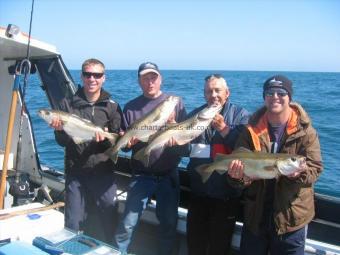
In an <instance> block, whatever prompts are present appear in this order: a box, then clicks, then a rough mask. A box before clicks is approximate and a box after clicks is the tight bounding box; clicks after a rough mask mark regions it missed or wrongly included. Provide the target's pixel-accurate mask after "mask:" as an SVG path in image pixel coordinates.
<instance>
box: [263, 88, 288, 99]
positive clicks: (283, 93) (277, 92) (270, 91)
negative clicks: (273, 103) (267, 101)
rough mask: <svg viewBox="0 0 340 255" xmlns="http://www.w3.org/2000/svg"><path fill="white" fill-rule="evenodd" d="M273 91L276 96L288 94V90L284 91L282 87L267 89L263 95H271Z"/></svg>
mask: <svg viewBox="0 0 340 255" xmlns="http://www.w3.org/2000/svg"><path fill="white" fill-rule="evenodd" d="M275 93H276V94H277V96H278V97H285V96H287V95H288V92H287V91H285V90H284V89H276V90H267V91H266V92H264V95H265V96H267V97H273V96H274V95H275Z"/></svg>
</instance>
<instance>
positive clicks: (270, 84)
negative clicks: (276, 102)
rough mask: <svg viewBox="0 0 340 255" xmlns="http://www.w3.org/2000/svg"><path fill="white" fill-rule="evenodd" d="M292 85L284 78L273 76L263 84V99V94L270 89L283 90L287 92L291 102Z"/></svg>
mask: <svg viewBox="0 0 340 255" xmlns="http://www.w3.org/2000/svg"><path fill="white" fill-rule="evenodd" d="M292 85H293V83H292V81H291V80H289V79H288V78H287V77H286V76H283V75H274V76H272V77H270V78H269V79H267V80H266V81H265V82H264V84H263V98H264V97H265V92H266V91H267V90H269V89H272V88H279V89H284V90H285V91H287V92H288V96H289V99H290V100H292V95H293V87H292Z"/></svg>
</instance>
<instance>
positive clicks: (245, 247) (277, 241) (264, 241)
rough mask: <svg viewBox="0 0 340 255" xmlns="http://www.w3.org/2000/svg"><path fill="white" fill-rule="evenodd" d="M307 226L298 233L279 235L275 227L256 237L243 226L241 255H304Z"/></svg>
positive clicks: (297, 231)
mask: <svg viewBox="0 0 340 255" xmlns="http://www.w3.org/2000/svg"><path fill="white" fill-rule="evenodd" d="M306 235H307V226H305V227H302V228H300V229H298V230H296V231H293V232H289V233H285V234H283V235H278V234H277V233H276V231H275V229H274V227H272V228H270V229H268V230H267V231H266V232H264V233H262V234H260V235H255V234H254V233H252V232H251V231H250V230H249V229H247V227H245V226H244V225H243V229H242V237H241V248H240V250H241V251H240V254H241V255H252V254H257V255H267V254H268V251H269V252H270V254H271V255H304V254H305V252H304V250H305V240H306Z"/></svg>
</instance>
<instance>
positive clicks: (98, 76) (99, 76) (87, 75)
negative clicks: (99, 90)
mask: <svg viewBox="0 0 340 255" xmlns="http://www.w3.org/2000/svg"><path fill="white" fill-rule="evenodd" d="M103 75H104V73H91V72H83V76H84V77H85V78H86V79H90V78H91V77H92V76H93V78H95V79H100V78H102V77H103Z"/></svg>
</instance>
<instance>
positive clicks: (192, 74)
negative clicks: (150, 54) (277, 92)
mask: <svg viewBox="0 0 340 255" xmlns="http://www.w3.org/2000/svg"><path fill="white" fill-rule="evenodd" d="M211 73H214V72H212V71H164V72H163V88H162V90H163V91H164V92H171V93H174V94H177V95H179V96H182V97H183V99H184V102H185V105H186V108H187V111H188V112H189V111H191V110H192V109H193V108H195V107H197V106H199V105H201V104H202V103H203V102H204V97H203V80H204V77H205V76H207V75H209V74H211ZM218 73H221V74H223V75H224V77H225V78H226V79H227V82H228V84H229V87H230V90H231V96H230V98H231V101H232V102H234V103H236V104H239V105H242V106H244V107H245V108H246V109H248V110H249V111H250V112H253V111H255V110H256V109H257V108H258V107H260V106H261V105H262V104H263V100H262V84H263V82H264V81H265V80H266V79H267V78H268V77H269V76H270V75H272V74H274V73H273V72H239V71H218ZM281 73H282V72H281ZM71 74H72V76H73V78H74V80H75V81H76V83H80V79H79V76H80V72H79V71H78V70H76V71H71ZM282 74H285V75H287V76H288V77H289V78H290V79H292V80H293V83H294V84H293V87H294V95H293V99H294V100H295V101H297V102H299V103H301V104H302V106H303V107H304V108H305V109H306V111H307V112H308V113H309V115H310V117H311V118H312V121H313V125H314V127H315V128H316V129H317V131H318V133H319V136H320V141H321V150H322V157H323V161H324V172H323V174H322V175H321V177H320V179H319V180H318V182H317V184H316V191H317V192H320V193H323V194H328V195H333V196H337V197H340V159H339V158H340V157H339V155H338V154H339V151H340V127H339V123H340V114H339V110H338V109H339V106H340V92H339V88H340V73H298V72H287V73H282ZM105 89H106V90H108V91H109V92H110V93H111V94H112V97H113V99H114V100H115V101H117V102H118V103H119V104H120V105H121V106H122V107H124V105H125V103H126V102H127V101H128V100H130V99H132V98H134V97H135V96H137V95H139V94H140V93H141V90H140V89H139V86H138V83H137V79H136V72H135V71H115V70H110V71H107V77H106V83H105ZM26 100H27V105H28V109H29V111H30V114H31V117H32V121H33V128H34V130H35V138H36V142H37V147H38V152H39V156H40V161H41V163H42V164H45V165H48V166H50V167H54V168H57V169H60V170H62V169H63V149H62V148H61V147H60V146H58V145H57V144H56V143H55V141H54V135H53V131H52V129H50V128H49V127H48V126H47V124H45V122H43V121H42V120H41V119H40V118H39V117H38V116H37V114H36V112H37V109H39V108H43V107H49V105H48V102H47V99H46V97H45V96H44V92H43V91H42V90H41V89H40V83H39V81H38V79H37V77H34V76H31V77H30V84H29V87H28V89H27V98H26Z"/></svg>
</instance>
